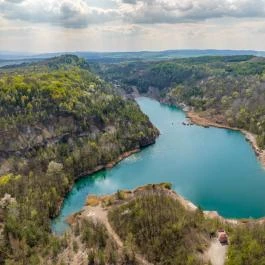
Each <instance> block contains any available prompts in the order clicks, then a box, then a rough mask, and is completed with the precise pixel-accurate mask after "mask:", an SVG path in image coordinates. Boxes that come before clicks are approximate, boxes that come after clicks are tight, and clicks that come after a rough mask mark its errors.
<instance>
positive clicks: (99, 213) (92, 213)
mask: <svg viewBox="0 0 265 265" xmlns="http://www.w3.org/2000/svg"><path fill="white" fill-rule="evenodd" d="M107 213H108V212H107V210H105V209H103V208H102V207H101V206H96V207H89V206H87V207H86V208H85V211H84V212H83V214H82V215H83V216H85V217H86V218H93V219H94V220H98V221H100V222H101V223H103V224H104V225H105V227H106V229H107V231H108V233H109V235H110V236H111V237H112V238H113V240H114V241H115V242H116V244H117V246H118V248H119V249H120V250H121V249H123V247H124V244H123V242H122V240H121V239H120V237H119V236H118V234H117V233H116V232H115V231H114V230H113V228H112V226H111V225H110V223H109V220H108V215H107ZM135 257H136V259H137V261H138V262H139V263H140V264H142V265H153V264H152V263H150V262H148V261H147V260H146V259H145V258H144V257H143V256H142V255H140V254H137V253H136V254H135Z"/></svg>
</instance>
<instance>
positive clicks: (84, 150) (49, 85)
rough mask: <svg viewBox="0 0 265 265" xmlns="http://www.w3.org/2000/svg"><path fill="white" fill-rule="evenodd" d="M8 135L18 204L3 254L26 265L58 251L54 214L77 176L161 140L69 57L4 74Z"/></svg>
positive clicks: (2, 147) (11, 187) (133, 108)
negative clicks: (52, 222) (53, 234)
mask: <svg viewBox="0 0 265 265" xmlns="http://www.w3.org/2000/svg"><path fill="white" fill-rule="evenodd" d="M0 134H1V137H0V175H2V176H1V178H0V180H3V181H1V182H0V196H4V194H5V193H9V194H11V195H12V196H13V197H14V198H15V200H16V203H15V205H12V207H13V208H15V210H14V209H13V208H12V207H11V208H12V210H10V208H9V207H7V208H5V209H3V210H1V218H2V219H3V227H4V229H5V230H4V233H3V235H2V237H3V240H2V241H1V242H0V248H1V249H0V252H1V255H2V260H5V259H6V258H7V257H9V259H10V260H12V261H14V262H17V263H16V264H20V262H21V264H22V263H23V262H24V261H25V262H26V261H28V260H30V259H37V257H40V256H42V255H48V254H49V253H50V251H52V250H51V248H53V247H52V246H53V244H55V243H52V242H50V240H52V241H53V240H58V239H54V238H53V237H51V235H50V234H49V233H50V223H49V221H50V220H49V217H51V216H54V215H55V214H56V213H57V211H58V207H59V206H60V203H61V201H62V198H63V196H64V195H65V194H66V192H67V191H68V190H69V188H70V187H71V186H72V183H73V181H74V180H75V179H76V177H78V176H82V175H85V174H88V173H90V172H93V171H95V170H97V169H98V170H99V169H100V168H103V167H110V166H113V165H114V164H115V163H116V162H118V161H119V160H121V159H122V158H123V157H126V156H128V155H129V154H130V153H131V152H135V151H136V150H139V149H140V148H142V147H144V146H146V145H149V144H152V143H154V142H155V139H156V137H157V136H158V130H157V129H156V128H154V127H153V125H152V124H151V122H150V121H149V119H148V117H147V116H146V115H144V114H143V113H142V112H141V110H140V108H139V107H138V105H137V104H136V103H135V102H134V101H131V100H125V99H123V98H122V97H121V96H120V95H118V94H117V93H116V92H115V91H114V90H113V88H112V87H111V86H110V85H109V84H107V83H105V82H103V81H102V80H101V79H99V78H98V77H97V76H95V75H94V74H92V73H91V72H90V70H89V66H88V65H87V63H86V62H85V61H84V60H82V59H79V58H78V57H76V56H71V55H66V56H61V57H57V58H52V59H48V60H45V61H42V62H40V63H32V64H28V65H21V66H16V67H6V68H4V69H1V70H0ZM14 211H15V213H16V214H14ZM14 242H16V243H15V244H14ZM56 244H57V243H56ZM58 244H59V243H58ZM21 248H25V249H26V250H25V251H20V250H21ZM45 251H46V252H45ZM23 260H24V261H23ZM0 263H1V261H0ZM26 263H27V262H26ZM23 264H25V263H23ZM27 264H28V263H27ZM34 264H38V262H36V263H34Z"/></svg>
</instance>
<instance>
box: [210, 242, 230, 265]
mask: <svg viewBox="0 0 265 265" xmlns="http://www.w3.org/2000/svg"><path fill="white" fill-rule="evenodd" d="M227 248H228V246H227V245H222V244H220V242H219V241H218V240H217V239H214V240H212V242H211V245H210V247H209V249H208V251H207V253H206V259H207V260H210V261H211V263H212V265H224V264H225V259H226V253H227Z"/></svg>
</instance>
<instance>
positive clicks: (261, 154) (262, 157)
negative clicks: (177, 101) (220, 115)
mask: <svg viewBox="0 0 265 265" xmlns="http://www.w3.org/2000/svg"><path fill="white" fill-rule="evenodd" d="M184 112H185V113H186V116H187V118H188V119H190V121H191V122H192V123H194V124H196V125H199V126H203V127H205V128H209V127H215V128H221V129H229V130H233V131H240V132H241V133H242V134H243V135H244V136H245V139H246V141H247V142H249V143H250V145H251V147H252V149H253V150H254V152H255V154H256V156H257V157H258V158H259V161H260V163H261V165H262V166H263V168H265V150H262V149H260V148H259V146H258V144H257V140H256V136H255V134H253V133H251V132H249V131H246V130H244V129H240V128H236V127H231V126H229V125H225V124H220V123H217V122H215V121H212V120H210V119H208V118H205V117H202V116H200V115H199V114H198V113H196V112H194V111H185V110H184Z"/></svg>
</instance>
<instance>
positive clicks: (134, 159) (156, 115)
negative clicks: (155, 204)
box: [52, 97, 265, 233]
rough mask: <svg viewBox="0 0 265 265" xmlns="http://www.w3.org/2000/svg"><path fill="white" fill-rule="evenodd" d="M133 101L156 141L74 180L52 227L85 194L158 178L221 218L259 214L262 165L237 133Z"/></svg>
mask: <svg viewBox="0 0 265 265" xmlns="http://www.w3.org/2000/svg"><path fill="white" fill-rule="evenodd" d="M137 102H138V104H139V105H140V107H141V109H142V111H143V112H144V113H146V114H147V115H148V116H149V118H150V120H151V121H152V123H153V124H154V125H155V126H156V127H157V128H158V129H159V130H160V133H161V135H160V136H159V138H158V139H157V142H156V144H154V145H152V146H149V147H147V148H145V149H144V150H142V151H141V152H140V153H137V154H134V155H132V156H130V157H128V158H127V159H125V160H123V161H122V162H120V163H119V164H118V165H117V166H115V167H114V168H112V169H110V170H104V171H100V172H98V173H96V174H93V175H91V176H88V177H85V178H82V179H80V180H78V181H77V182H76V183H75V185H74V187H73V189H72V190H71V191H70V192H69V193H68V195H67V196H66V198H65V200H64V203H63V206H62V209H61V212H60V215H59V216H58V217H57V218H55V219H53V221H52V228H53V231H54V232H56V233H61V232H63V231H65V229H66V228H67V227H68V226H67V224H66V223H65V218H66V217H67V216H69V215H70V214H72V213H74V212H77V211H79V210H81V209H82V207H83V206H84V203H85V200H86V197H87V196H88V195H89V194H98V195H104V194H109V193H114V192H116V191H117V190H118V189H133V188H136V187H138V186H141V185H144V184H148V183H160V182H171V183H172V185H173V189H174V190H175V191H176V192H177V193H179V194H180V195H182V196H184V197H185V198H186V199H188V200H190V201H192V202H193V203H194V204H196V205H199V206H200V207H201V208H203V209H205V210H216V211H218V213H219V214H220V215H222V216H224V217H229V218H249V217H253V218H258V217H262V216H265V170H264V169H263V168H262V166H261V164H260V162H259V161H258V159H257V158H256V156H255V153H254V151H253V150H252V148H251V146H250V144H249V143H247V142H246V140H245V138H244V135H243V134H241V133H240V132H238V131H232V130H227V129H218V128H203V127H200V126H196V125H194V126H184V125H183V124H182V122H183V121H185V119H186V116H185V113H184V112H183V111H182V110H181V109H178V108H176V107H170V106H167V105H164V104H160V103H159V102H157V101H155V100H152V99H149V98H143V97H142V98H138V99H137ZM154 210H155V209H154Z"/></svg>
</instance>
